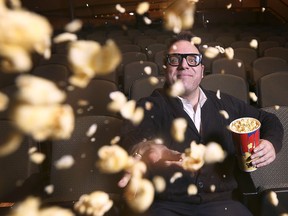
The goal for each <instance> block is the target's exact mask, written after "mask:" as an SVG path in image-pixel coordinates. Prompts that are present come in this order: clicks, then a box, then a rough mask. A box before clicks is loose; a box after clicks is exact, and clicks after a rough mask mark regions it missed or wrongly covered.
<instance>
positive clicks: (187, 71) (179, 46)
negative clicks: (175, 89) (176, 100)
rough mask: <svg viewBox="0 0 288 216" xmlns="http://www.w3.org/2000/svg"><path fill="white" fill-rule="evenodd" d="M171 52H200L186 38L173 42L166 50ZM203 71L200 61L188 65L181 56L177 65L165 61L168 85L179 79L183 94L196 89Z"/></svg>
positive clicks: (187, 94) (193, 92)
mask: <svg viewBox="0 0 288 216" xmlns="http://www.w3.org/2000/svg"><path fill="white" fill-rule="evenodd" d="M173 53H178V54H188V53H194V54H200V53H199V50H198V49H197V48H196V47H195V46H194V45H193V44H192V43H191V42H189V41H186V40H180V41H177V42H176V43H174V44H173V45H172V46H171V47H170V49H169V51H168V54H173ZM203 71H204V66H203V65H202V64H201V63H200V64H199V65H198V66H195V67H192V66H189V64H188V63H187V60H186V58H183V59H182V61H180V64H179V65H178V66H172V65H170V64H169V63H167V72H166V73H167V74H166V78H167V81H168V83H169V84H170V85H172V84H173V83H174V82H175V81H176V80H181V81H182V83H183V85H184V88H185V93H184V96H189V95H193V94H195V92H196V91H197V90H198V87H199V84H200V82H201V80H202V78H203Z"/></svg>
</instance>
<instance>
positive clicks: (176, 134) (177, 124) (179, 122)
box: [171, 118, 188, 142]
mask: <svg viewBox="0 0 288 216" xmlns="http://www.w3.org/2000/svg"><path fill="white" fill-rule="evenodd" d="M187 125H188V123H187V121H186V119H184V118H176V119H174V120H173V122H172V126H171V135H172V137H173V138H174V139H175V140H176V141H177V142H183V141H184V139H185V132H186V129H187Z"/></svg>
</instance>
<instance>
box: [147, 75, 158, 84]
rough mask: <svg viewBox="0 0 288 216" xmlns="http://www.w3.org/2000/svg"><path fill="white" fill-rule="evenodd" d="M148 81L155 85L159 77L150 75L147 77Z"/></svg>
mask: <svg viewBox="0 0 288 216" xmlns="http://www.w3.org/2000/svg"><path fill="white" fill-rule="evenodd" d="M149 82H150V83H151V84H152V85H157V84H158V83H159V79H158V78H157V77H154V76H151V77H149Z"/></svg>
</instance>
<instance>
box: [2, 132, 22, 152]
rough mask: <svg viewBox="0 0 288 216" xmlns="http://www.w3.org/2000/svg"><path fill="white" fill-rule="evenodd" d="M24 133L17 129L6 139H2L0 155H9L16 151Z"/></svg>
mask: <svg viewBox="0 0 288 216" xmlns="http://www.w3.org/2000/svg"><path fill="white" fill-rule="evenodd" d="M22 140H23V135H22V134H21V133H19V132H17V131H15V132H14V133H13V134H10V135H9V136H8V137H7V138H6V139H4V140H3V138H2V141H1V145H0V157H2V156H6V155H9V154H11V153H13V152H15V151H16V150H17V149H18V148H19V147H20V145H21V142H22Z"/></svg>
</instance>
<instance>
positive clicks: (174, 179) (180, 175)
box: [170, 172, 183, 184]
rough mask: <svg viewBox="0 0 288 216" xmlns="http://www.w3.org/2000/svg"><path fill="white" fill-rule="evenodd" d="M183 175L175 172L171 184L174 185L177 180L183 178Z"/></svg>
mask: <svg viewBox="0 0 288 216" xmlns="http://www.w3.org/2000/svg"><path fill="white" fill-rule="evenodd" d="M182 176H183V174H182V173H181V172H175V173H174V174H173V176H172V177H171V178H170V183H171V184H173V183H174V182H175V181H176V180H177V179H179V178H182Z"/></svg>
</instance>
